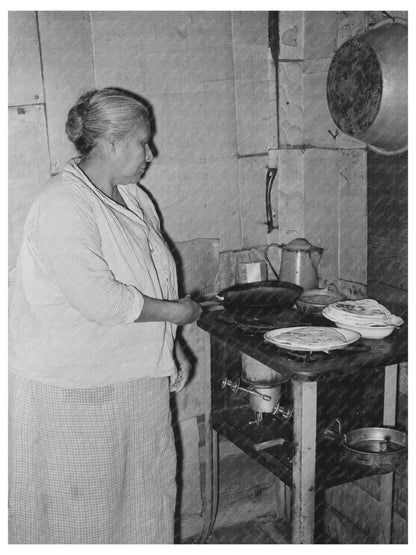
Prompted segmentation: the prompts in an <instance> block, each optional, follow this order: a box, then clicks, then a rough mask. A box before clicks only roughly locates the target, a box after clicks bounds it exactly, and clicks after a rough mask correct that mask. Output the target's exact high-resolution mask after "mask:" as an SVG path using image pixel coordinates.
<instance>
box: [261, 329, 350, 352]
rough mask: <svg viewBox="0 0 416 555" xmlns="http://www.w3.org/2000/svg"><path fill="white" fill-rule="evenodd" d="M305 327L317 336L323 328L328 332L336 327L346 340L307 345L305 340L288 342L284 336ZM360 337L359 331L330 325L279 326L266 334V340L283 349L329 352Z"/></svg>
mask: <svg viewBox="0 0 416 555" xmlns="http://www.w3.org/2000/svg"><path fill="white" fill-rule="evenodd" d="M303 329H308V330H310V331H311V333H312V334H316V335H317V336H319V334H320V333H322V331H323V330H325V332H327V331H328V330H331V329H332V330H334V329H336V330H337V331H338V333H340V334H341V335H342V336H343V337H344V340H343V341H342V340H340V341H339V343H337V342H335V343H334V342H332V341H331V343H328V342H325V341H323V342H318V343H315V344H311V345H306V344H305V342H302V343H296V342H295V341H293V342H290V343H288V342H287V341H285V340H284V339H283V337H282V335H283V334H284V333H287V332H290V331H294V330H303ZM360 337H361V335H360V334H359V333H358V332H357V331H353V330H349V329H339V328H331V327H329V326H293V327H290V328H279V329H277V330H270V331H268V332H267V333H265V334H264V340H265V341H267V342H268V343H271V344H272V345H276V346H277V347H280V348H282V349H287V350H289V351H306V352H311V351H324V352H327V351H333V350H335V349H342V348H343V347H346V346H347V345H350V344H351V343H354V342H355V341H358V339H360Z"/></svg>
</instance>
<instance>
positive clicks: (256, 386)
mask: <svg viewBox="0 0 416 555" xmlns="http://www.w3.org/2000/svg"><path fill="white" fill-rule="evenodd" d="M241 382H243V383H244V385H245V386H246V387H245V386H241V385H240V383H241ZM241 382H240V379H239V378H237V379H235V380H229V379H227V378H224V379H223V381H222V384H221V386H222V388H223V389H225V388H226V387H229V388H230V389H231V391H232V392H233V393H237V392H238V391H243V392H245V393H248V394H249V395H250V407H251V408H252V410H253V412H254V415H255V419H254V420H253V421H252V422H251V423H253V424H260V423H261V422H262V420H263V414H265V413H267V414H271V415H272V416H275V417H279V418H282V419H283V420H288V419H289V418H290V417H291V416H292V412H293V411H292V408H289V407H284V406H282V405H281V403H280V397H281V383H280V377H279V375H278V374H277V373H276V372H274V371H273V370H272V369H270V368H268V367H267V366H265V365H264V364H262V363H261V362H258V361H257V360H254V359H253V358H251V357H249V356H247V355H244V354H242V370H241Z"/></svg>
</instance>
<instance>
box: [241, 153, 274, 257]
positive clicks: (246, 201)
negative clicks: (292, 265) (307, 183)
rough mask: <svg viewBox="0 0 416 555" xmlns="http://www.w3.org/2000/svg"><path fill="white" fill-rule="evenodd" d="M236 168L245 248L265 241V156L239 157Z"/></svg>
mask: <svg viewBox="0 0 416 555" xmlns="http://www.w3.org/2000/svg"><path fill="white" fill-rule="evenodd" d="M238 169H239V183H240V199H241V200H240V213H241V234H242V246H243V248H245V249H246V248H249V247H254V246H257V245H263V244H264V243H265V238H266V234H267V225H266V171H267V156H251V157H248V158H240V159H239V160H238ZM275 181H277V178H276V180H275ZM272 191H273V189H272Z"/></svg>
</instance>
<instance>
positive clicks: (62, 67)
mask: <svg viewBox="0 0 416 555" xmlns="http://www.w3.org/2000/svg"><path fill="white" fill-rule="evenodd" d="M38 17H39V35H40V43H41V48H42V64H43V77H44V83H45V98H46V114H47V125H48V135H49V145H50V146H49V148H50V156H51V173H57V172H58V171H59V170H60V169H61V168H62V166H63V164H64V163H65V162H66V161H67V160H68V159H69V158H71V157H72V156H74V155H75V154H76V151H75V149H74V148H73V146H72V145H71V143H70V142H69V141H68V139H67V137H66V134H65V122H66V118H67V114H68V110H69V109H70V108H71V106H73V105H74V103H75V101H76V100H77V99H78V97H79V96H80V95H81V94H82V93H84V92H86V91H88V90H90V89H93V88H95V80H94V70H93V53H92V44H91V31H90V21H89V14H88V12H71V11H66V12H54V11H48V12H42V11H41V12H39V15H38Z"/></svg>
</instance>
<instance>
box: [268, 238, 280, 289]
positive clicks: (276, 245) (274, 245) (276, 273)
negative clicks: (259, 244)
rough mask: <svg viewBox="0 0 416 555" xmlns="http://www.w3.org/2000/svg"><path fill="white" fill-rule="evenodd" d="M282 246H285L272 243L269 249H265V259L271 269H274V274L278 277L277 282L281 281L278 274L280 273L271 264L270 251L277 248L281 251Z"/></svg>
mask: <svg viewBox="0 0 416 555" xmlns="http://www.w3.org/2000/svg"><path fill="white" fill-rule="evenodd" d="M282 246H283V245H278V244H277V243H270V245H267V247H266V248H265V249H264V258H265V259H266V262H268V264H269V266H270V268H271V269H272V272H273V273H274V275H275V276H276V279H277V281H280V278H279V274H278V272H276V270H275V267H274V266H273V264H272V263H271V262H270V258H269V250H270V247H277V248H278V249H281V248H282Z"/></svg>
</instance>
